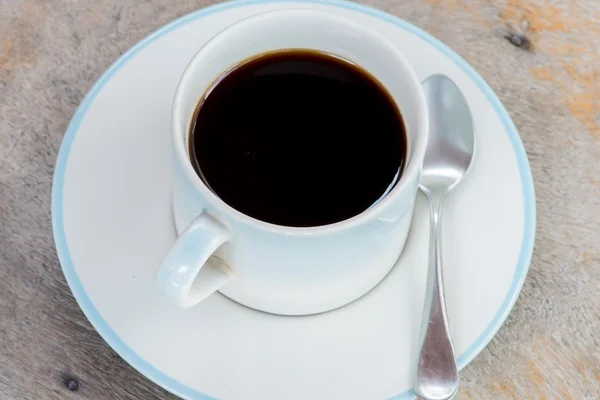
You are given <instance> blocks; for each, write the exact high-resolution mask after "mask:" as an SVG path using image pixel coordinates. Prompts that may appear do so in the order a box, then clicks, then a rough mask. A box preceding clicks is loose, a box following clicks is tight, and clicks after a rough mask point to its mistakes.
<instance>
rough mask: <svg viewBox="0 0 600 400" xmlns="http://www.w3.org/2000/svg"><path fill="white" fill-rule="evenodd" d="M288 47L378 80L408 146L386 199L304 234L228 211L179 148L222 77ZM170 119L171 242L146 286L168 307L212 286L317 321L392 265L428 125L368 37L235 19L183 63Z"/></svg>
mask: <svg viewBox="0 0 600 400" xmlns="http://www.w3.org/2000/svg"><path fill="white" fill-rule="evenodd" d="M299 48H301V49H314V50H318V51H322V52H326V53H331V54H334V55H337V56H339V57H342V58H344V59H346V60H349V61H351V62H354V63H356V64H358V65H360V66H361V67H362V68H364V69H366V70H367V71H368V72H370V73H371V74H372V75H373V76H374V77H375V78H377V79H378V80H379V81H380V82H381V83H382V84H383V85H384V86H385V87H386V88H387V90H388V92H389V93H390V94H391V96H392V98H393V100H394V101H395V102H396V104H397V106H398V108H399V110H400V112H401V114H402V116H403V118H404V122H405V126H406V134H407V138H408V144H409V146H408V154H407V159H406V160H407V162H406V163H405V168H404V172H403V174H402V177H401V178H400V180H399V182H398V183H397V184H396V186H395V187H394V188H393V189H392V190H391V191H390V193H388V194H387V196H385V197H384V198H382V199H381V200H380V201H379V202H377V203H376V204H375V205H373V206H371V207H370V208H369V209H368V210H366V211H364V212H363V213H361V214H359V215H356V216H354V217H352V218H350V219H348V220H345V221H342V222H338V223H335V224H331V225H326V226H319V227H312V228H310V227H309V228H296V227H286V226H278V225H273V224H270V223H267V222H263V221H259V220H257V219H254V218H251V217H249V216H247V215H245V214H242V213H241V212H239V211H237V210H235V209H233V208H232V207H230V206H229V205H227V204H226V203H225V202H224V201H223V200H221V199H220V198H219V197H217V196H216V195H215V194H214V193H213V192H212V191H211V190H209V189H208V187H207V186H206V185H205V184H204V183H203V181H202V180H201V179H200V178H199V177H198V175H197V174H196V172H195V170H194V168H193V167H192V164H191V162H190V159H189V155H188V150H187V149H188V145H187V141H188V140H189V136H188V134H189V131H190V124H191V122H192V118H193V115H194V111H195V108H196V106H197V105H198V103H199V100H200V99H201V98H202V97H203V96H205V95H206V92H207V90H208V89H209V88H210V87H211V85H212V84H213V83H214V82H215V80H216V79H217V78H218V77H219V76H220V75H221V74H223V72H224V71H226V70H228V69H230V68H232V67H234V66H235V65H237V64H238V63H240V62H241V61H243V60H246V59H248V58H250V57H253V56H256V55H259V54H261V53H265V52H270V51H274V50H278V49H299ZM231 117H232V118H235V115H232V116H231ZM172 120H173V147H174V155H175V156H174V162H173V211H174V215H175V224H176V227H177V232H178V234H179V238H178V239H177V241H176V242H175V244H174V245H173V247H172V248H171V249H170V251H169V252H168V254H167V255H166V257H165V259H164V260H163V263H162V265H161V266H160V269H159V271H158V273H157V277H156V283H157V285H158V288H159V289H160V290H161V291H162V292H163V293H164V294H166V295H167V296H168V297H170V298H172V299H173V300H174V301H175V302H176V304H177V305H179V306H181V307H189V306H193V305H195V304H197V303H199V302H201V301H202V300H203V299H205V298H206V297H208V296H209V295H211V294H212V293H214V292H215V291H217V290H218V291H220V292H221V293H222V294H224V295H225V296H227V297H229V298H231V299H233V300H235V301H236V302H238V303H241V304H243V305H246V306H248V307H252V308H255V309H258V310H262V311H266V312H270V313H276V314H285V315H303V314H313V313H319V312H323V311H328V310H331V309H334V308H337V307H340V306H343V305H345V304H347V303H349V302H351V301H353V300H355V299H357V298H358V297H360V296H362V295H363V294H365V293H367V292H368V291H369V290H370V289H372V288H373V287H374V286H375V285H377V283H379V282H380V281H381V280H382V279H383V278H384V277H385V275H386V274H387V273H388V272H389V271H390V269H391V268H392V267H393V266H394V263H395V262H396V260H397V259H398V256H399V255H400V252H401V251H402V248H403V247H404V243H405V241H406V237H407V234H408V231H409V228H410V223H411V218H412V213H413V206H414V202H415V196H416V192H417V189H418V184H419V175H420V170H421V164H422V161H423V157H424V154H425V146H426V142H427V132H428V118H427V107H426V103H425V97H424V93H423V91H422V89H421V84H420V82H419V80H418V78H417V76H416V74H415V72H414V71H413V69H412V68H411V66H410V65H409V63H408V62H407V61H406V59H405V58H404V57H403V55H402V54H401V53H400V52H399V51H398V50H397V49H396V48H394V47H393V46H392V45H391V44H390V43H389V42H388V41H387V40H386V39H384V38H383V37H382V36H380V35H379V34H377V33H376V32H374V31H372V30H370V29H369V28H367V27H365V26H363V25H361V24H359V23H357V22H354V21H352V20H350V19H347V18H344V17H341V16H338V15H336V14H333V13H328V12H323V11H314V10H306V9H288V10H279V11H271V12H267V13H262V14H258V15H254V16H252V17H249V18H246V19H243V20H241V21H239V22H237V23H235V24H233V25H231V26H229V27H228V28H226V29H225V30H223V31H221V32H220V33H218V34H217V35H216V36H215V37H214V38H212V39H211V40H210V41H209V42H208V43H206V44H205V45H204V46H203V47H202V48H201V49H200V51H198V53H197V54H196V55H195V56H194V57H193V59H192V60H191V62H190V63H189V65H188V66H187V68H186V70H185V72H184V73H183V76H182V77H181V80H180V82H179V85H178V87H177V92H176V94H175V99H174V103H173V111H172ZM399 134H401V133H400V132H399Z"/></svg>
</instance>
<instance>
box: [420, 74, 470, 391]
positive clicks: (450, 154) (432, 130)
mask: <svg viewBox="0 0 600 400" xmlns="http://www.w3.org/2000/svg"><path fill="white" fill-rule="evenodd" d="M423 90H424V91H425V97H426V99H427V106H428V108H429V142H428V143H427V150H426V152H425V159H424V161H423V169H422V174H421V182H420V185H419V188H420V189H421V191H423V193H425V195H426V196H427V198H428V199H429V212H430V217H431V223H430V233H429V265H428V267H427V287H426V292H425V305H424V308H423V322H422V326H421V340H422V342H421V349H420V351H419V361H418V364H417V372H416V377H415V381H414V386H413V387H414V390H415V393H416V394H417V396H419V397H420V398H421V399H423V400H447V399H450V398H451V397H452V396H454V395H455V394H456V391H457V390H458V369H457V366H456V359H455V356H454V349H453V348H452V340H451V339H450V332H449V330H448V317H447V315H446V301H445V297H444V283H443V276H442V237H441V222H442V209H443V204H444V199H445V198H446V195H447V194H448V193H450V191H451V190H452V189H454V188H455V187H456V186H457V185H458V183H459V182H460V181H461V179H462V178H463V176H465V174H466V173H467V171H468V170H469V166H470V165H471V160H472V158H473V151H474V148H475V138H474V133H473V121H472V119H471V111H470V110H469V106H468V105H467V102H466V101H465V98H464V97H463V95H462V93H461V92H460V89H459V88H458V87H457V86H456V84H455V83H454V82H452V81H451V80H450V79H449V78H447V77H446V76H443V75H433V76H431V77H429V78H428V79H427V80H425V82H423Z"/></svg>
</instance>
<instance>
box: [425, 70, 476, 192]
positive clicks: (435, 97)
mask: <svg viewBox="0 0 600 400" xmlns="http://www.w3.org/2000/svg"><path fill="white" fill-rule="evenodd" d="M423 90H424V92H425V97H426V99H427V106H428V109H429V141H428V143H427V150H426V151H425V158H424V160H423V169H422V171H421V182H420V188H421V190H423V191H432V190H435V191H436V192H440V193H443V194H447V193H448V192H449V191H451V190H452V189H453V188H454V187H455V186H456V185H457V184H458V183H459V182H460V181H461V179H462V178H463V177H464V176H465V175H466V174H467V171H468V170H469V167H470V165H471V160H472V158H473V154H474V152H475V137H474V135H473V121H472V118H471V110H469V106H468V105H467V102H466V100H465V98H464V96H463V94H462V93H461V91H460V89H459V88H458V86H456V84H455V83H454V82H452V81H451V80H450V79H449V78H447V77H446V76H444V75H433V76H431V77H429V78H428V79H427V80H426V81H425V82H423Z"/></svg>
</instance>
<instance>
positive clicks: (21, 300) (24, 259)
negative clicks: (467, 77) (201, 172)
mask: <svg viewBox="0 0 600 400" xmlns="http://www.w3.org/2000/svg"><path fill="white" fill-rule="evenodd" d="M209 2H210V0H191V1H185V2H173V1H169V0H146V1H142V0H139V1H127V2H125V1H122V0H96V1H93V2H92V1H82V0H79V1H78V0H70V1H69V0H46V1H43V0H0V398H2V399H93V400H102V399H110V400H116V399H169V398H174V396H172V395H170V394H168V393H166V392H165V391H163V390H162V389H160V388H159V387H157V386H156V385H155V384H153V383H151V382H150V381H148V380H146V379H145V378H144V377H143V376H142V375H140V374H139V373H137V372H136V371H135V370H134V369H133V368H131V367H130V366H129V365H128V364H127V363H125V362H124V361H123V360H121V359H120V358H119V356H117V355H116V354H115V353H114V352H113V351H112V350H111V349H110V348H109V347H108V346H107V345H106V344H105V343H104V341H103V340H102V339H101V338H100V336H98V334H97V333H96V332H95V331H94V329H93V328H92V326H91V325H90V324H89V323H88V321H87V320H86V319H85V317H84V316H83V314H82V312H81V311H80V310H79V307H78V306H77V304H76V303H75V300H74V299H73V297H72V295H71V293H70V291H69V288H68V287H67V285H66V283H65V280H64V277H63V275H62V272H61V269H60V266H59V264H58V261H57V258H56V253H55V250H54V243H53V239H52V233H51V223H50V189H51V183H52V171H53V167H54V162H55V159H56V154H57V150H58V147H59V144H60V142H61V139H62V136H63V133H64V132H65V129H66V127H67V124H68V122H69V120H70V118H71V116H72V115H73V113H74V111H75V109H76V107H77V105H78V104H79V102H80V101H81V99H82V98H83V96H84V94H85V93H86V91H87V90H88V89H89V88H90V87H91V85H92V84H93V83H94V81H95V80H96V79H97V78H98V76H99V75H100V74H101V73H102V72H103V71H104V69H106V68H107V67H108V65H109V64H111V63H112V62H113V61H114V60H115V59H116V58H117V57H118V56H119V55H120V54H121V53H122V52H124V51H125V50H126V49H127V48H129V47H130V46H132V45H133V44H134V43H135V42H137V41H138V40H140V39H142V38H143V37H145V36H146V35H147V34H149V33H150V32H152V31H153V30H155V29H156V28H158V27H160V26H161V25H163V24H165V23H167V22H169V21H171V20H173V19H174V18H177V17H179V16H181V15H183V14H186V13H188V12H190V11H193V10H196V9H198V8H200V7H202V6H204V5H207V4H208V3H209ZM369 4H371V5H373V6H375V7H378V8H380V9H383V10H386V11H388V12H390V13H392V14H395V15H398V16H400V17H402V18H404V19H406V20H408V21H410V22H412V23H414V24H415V25H418V26H420V27H422V28H424V29H425V30H427V31H429V32H430V33H432V34H433V35H435V36H436V37H438V38H439V39H441V40H442V41H444V42H445V43H447V44H448V45H449V46H450V47H452V48H453V49H454V50H456V51H457V52H458V53H459V54H460V55H461V56H462V57H464V58H465V59H466V60H467V61H468V62H470V63H471V64H472V65H473V66H474V67H475V69H476V70H478V71H479V73H480V74H481V75H482V76H483V77H484V78H485V79H486V80H487V81H488V82H489V84H490V85H491V86H492V88H493V89H494V90H495V91H496V93H498V95H499V96H500V98H501V99H502V101H503V102H504V104H505V105H506V108H507V109H508V111H509V112H510V114H511V116H512V118H513V119H514V121H515V123H516V125H517V127H518V128H519V131H520V133H521V137H522V138H523V141H524V143H525V148H526V149H527V153H528V155H529V160H530V162H531V167H532V170H533V178H534V181H535V190H536V195H537V210H538V223H537V240H536V247H535V253H534V256H533V263H532V266H531V270H530V273H529V277H528V279H527V281H526V282H525V286H524V288H523V292H522V294H521V297H520V298H519V301H518V302H517V304H516V307H515V309H514V311H513V312H512V314H511V315H510V317H509V318H508V320H507V321H506V324H505V325H504V327H503V328H502V329H501V330H500V332H499V334H498V335H497V336H496V337H495V338H494V340H492V342H491V343H490V345H489V346H488V347H487V348H486V349H485V350H484V351H483V352H482V353H481V354H480V355H479V356H478V357H477V358H476V359H475V360H474V361H473V362H472V363H471V364H470V365H469V366H468V367H467V368H466V369H465V370H464V371H463V373H462V378H461V390H460V394H459V396H458V398H460V399H477V400H488V399H489V400H492V399H493V400H497V399H548V400H549V399H565V400H566V399H577V400H579V399H594V400H595V399H599V398H600V229H599V228H600V7H598V4H597V1H596V0H577V1H576V0H551V1H544V0H430V1H428V2H427V1H410V2H407V1H401V0H375V1H371V2H369Z"/></svg>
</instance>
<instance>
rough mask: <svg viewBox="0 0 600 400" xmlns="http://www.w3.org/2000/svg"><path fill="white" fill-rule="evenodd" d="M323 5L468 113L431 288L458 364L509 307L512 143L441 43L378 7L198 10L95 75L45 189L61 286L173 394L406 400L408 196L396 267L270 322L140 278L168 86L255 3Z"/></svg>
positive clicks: (148, 249)
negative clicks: (357, 288) (367, 287)
mask: <svg viewBox="0 0 600 400" xmlns="http://www.w3.org/2000/svg"><path fill="white" fill-rule="evenodd" d="M285 7H310V8H319V9H320V8H323V9H330V10H331V9H333V10H334V11H335V12H337V13H340V14H345V15H347V16H350V17H352V18H355V19H356V20H358V21H360V22H362V23H364V24H366V25H369V26H371V27H373V28H374V29H376V30H378V31H379V32H380V33H382V34H384V35H385V36H387V37H388V38H389V40H390V41H392V42H393V43H394V44H395V45H397V46H398V48H399V49H400V50H401V51H402V52H403V53H404V54H405V55H406V57H407V58H408V60H409V61H410V62H411V63H412V64H413V66H414V67H415V69H416V71H417V74H418V75H419V76H420V78H422V79H423V78H426V77H427V76H429V75H431V74H433V73H444V74H446V75H448V76H450V77H451V78H452V79H453V80H454V81H455V82H456V83H457V84H458V85H459V86H460V88H461V89H462V91H463V92H464V94H465V96H466V98H467V100H468V102H469V105H470V107H471V109H472V111H473V117H474V123H475V127H476V135H477V137H476V141H477V153H476V155H475V161H474V162H475V165H474V166H473V170H472V173H471V174H470V175H469V176H468V178H467V179H466V180H465V182H464V184H463V185H462V186H460V187H459V188H458V189H457V191H456V193H454V194H453V195H452V196H451V198H450V199H449V202H448V204H447V208H446V210H445V221H444V227H443V230H444V241H445V243H444V245H445V247H444V261H445V282H446V285H447V290H446V291H447V296H448V299H447V302H448V308H449V310H448V311H449V316H450V325H451V331H452V337H453V340H454V344H455V348H456V352H457V354H458V355H459V357H458V361H459V364H460V367H461V368H462V367H464V366H465V365H466V364H467V363H469V362H470V361H471V360H472V359H473V358H474V357H475V356H476V355H477V354H478V353H479V352H480V351H481V350H482V349H483V347H484V346H485V345H486V344H487V343H488V342H489V341H490V340H491V338H492V337H493V336H494V334H495V333H496V331H497V330H498V329H499V328H500V326H501V325H502V323H503V322H504V320H505V318H506V317H507V315H508V313H509V312H510V310H511V308H512V306H513V304H514V302H515V301H516V298H517V296H518V294H519V291H520V289H521V286H522V284H523V280H524V279H525V276H526V274H527V270H528V267H529V261H530V257H531V252H532V248H533V240H534V230H535V203H534V193H533V184H532V179H531V173H530V170H529V165H528V162H527V157H526V154H525V151H524V150H523V145H522V143H521V141H520V139H519V136H518V134H517V132H516V130H515V127H514V125H513V124H512V122H511V120H510V118H509V116H508V115H507V113H506V111H505V110H504V108H503V107H502V105H501V104H500V101H499V100H498V98H497V97H496V96H495V95H494V93H493V92H492V91H491V89H490V88H489V87H488V86H487V84H486V83H485V82H484V81H483V80H482V78H481V77H480V76H479V75H478V74H477V73H476V72H475V71H473V69H472V68H471V67H469V66H468V65H467V64H466V63H465V62H464V61H463V60H462V59H460V58H459V57H458V56H457V55H456V54H455V53H453V52H452V51H451V50H450V49H449V48H447V47H446V46H445V45H443V44H441V43H440V42H438V41H437V40H436V39H434V38H433V37H431V36H429V35H428V34H426V33H425V32H423V31H421V30H419V29H417V28H415V27H413V26H412V25H409V24H408V23H406V22H404V21H401V20H399V19H397V18H395V17H393V16H391V15H388V14H385V13H383V12H380V11H377V10H374V9H372V8H368V7H365V6H361V5H357V4H352V3H340V2H334V1H330V0H318V1H314V2H310V3H306V2H305V3H297V2H293V3H292V2H287V1H283V2H282V1H277V2H264V1H255V0H250V1H241V2H233V3H224V4H220V5H216V6H212V7H209V8H205V9H202V10H199V11H197V12H195V13H193V14H190V15H188V16H186V17H183V18H182V19H180V20H177V21H175V22H173V23H171V24H169V25H167V26H166V27H164V28H162V29H160V30H159V31H157V32H155V33H154V34H152V35H151V36H149V37H148V38H146V39H145V40H143V41H142V42H140V43H138V44H137V45H136V46H135V47H133V48H132V49H131V50H129V51H128V52H127V53H125V54H124V55H123V56H122V57H121V58H120V59H119V60H118V61H117V62H116V63H115V64H114V65H113V66H112V67H110V68H109V70H108V71H107V72H106V73H105V74H104V75H103V76H102V77H101V78H100V79H99V80H98V82H97V83H96V85H95V86H94V87H93V89H92V90H91V91H90V93H89V94H88V95H87V96H86V98H85V99H84V101H83V102H82V104H81V106H80V107H79V110H78V111H77V113H76V114H75V116H74V117H73V120H72V121H71V124H70V125H69V128H68V131H67V133H66V136H65V138H64V141H63V144H62V146H61V149H60V154H59V157H58V161H57V165H56V171H55V175H54V185H53V193H52V218H53V226H54V235H55V240H56V247H57V250H58V254H59V257H60V261H61V264H62V266H63V271H64V273H65V276H66V278H67V281H68V283H69V285H70V287H71V290H72V291H73V294H74V295H75V298H76V299H77V301H78V302H79V305H80V306H81V308H82V309H83V311H84V312H85V314H86V316H87V317H88V319H89V320H90V321H91V323H92V324H93V326H94V327H95V328H96V329H97V330H98V332H99V333H100V334H101V335H102V337H103V338H104V339H105V340H106V341H107V342H108V344H109V345H110V346H112V347H113V349H114V350H115V351H116V352H117V353H119V354H120V355H121V356H122V357H123V358H124V359H125V360H127V361H128V362H129V363H130V364H131V365H133V366H134V367H135V368H136V369H137V370H139V371H140V372H141V373H142V374H144V375H146V376H147V377H148V378H149V379H151V380H153V381H154V382H156V383H157V384H159V385H161V386H163V387H164V388H166V389H168V390H170V391H171V392H173V393H176V394H178V395H180V396H181V397H184V398H188V399H206V398H211V397H216V398H220V399H258V398H259V399H267V400H268V399H303V400H304V399H383V398H390V397H394V398H401V399H404V398H411V397H413V395H412V392H411V391H410V386H411V376H412V372H413V367H412V366H413V360H414V358H415V348H416V344H417V337H418V329H419V326H420V318H421V312H422V301H423V291H424V283H425V270H426V257H427V245H428V243H427V239H428V236H427V234H428V219H427V218H428V216H427V210H426V207H425V204H424V198H422V197H420V198H419V199H418V203H417V207H416V214H415V217H414V220H413V227H412V231H411V234H410V237H409V240H408V242H407V246H406V249H405V251H404V253H403V255H402V256H401V259H400V261H399V263H398V265H397V266H396V267H395V268H394V269H393V271H392V272H391V273H390V275H389V276H388V277H387V278H386V279H385V280H384V281H383V282H382V283H381V284H380V285H379V286H378V287H376V288H375V289H374V290H373V291H372V292H371V293H369V294H368V295H366V296H365V297H363V298H362V299H360V300H358V301H356V302H355V303H353V304H350V305H348V306H346V307H343V308H341V309H338V310H336V311H332V312H329V313H325V314H321V315H316V316H310V317H280V316H274V315H268V314H264V313H261V312H257V311H254V310H251V309H248V308H245V307H243V306H240V305H238V304H236V303H234V302H232V301H230V300H228V299H227V298H225V297H224V296H221V295H214V296H212V297H211V298H210V299H209V300H207V301H205V302H203V303H202V304H200V305H198V306H196V307H194V308H191V309H187V310H181V309H177V308H175V307H174V306H173V305H172V304H171V302H169V301H168V300H167V299H166V298H164V297H163V296H161V295H160V294H159V293H158V291H157V290H156V289H155V287H154V274H155V271H156V269H157V267H158V265H159V262H160V260H161V258H162V257H163V255H164V254H165V252H166V251H167V249H168V248H169V246H170V245H171V243H172V242H173V241H174V240H175V233H174V228H173V221H172V216H171V209H170V192H169V190H170V178H171V171H170V161H171V153H170V138H169V135H170V132H169V131H170V122H169V117H170V110H171V101H172V98H173V94H174V91H175V86H176V84H177V81H178V79H179V77H180V75H181V73H182V72H183V69H184V67H185V66H186V64H187V62H188V61H189V60H190V58H191V57H192V55H193V54H194V53H195V52H196V50H198V48H199V47H200V46H201V45H202V44H203V43H204V42H205V41H206V40H207V39H209V38H210V37H211V36H212V35H214V34H215V33H216V32H217V31H219V30H221V29H222V28H223V27H225V26H227V25H229V24H231V23H233V22H234V21H236V20H238V19H240V18H242V17H244V16H247V15H250V14H253V13H257V12H260V11H265V10H270V9H275V8H285Z"/></svg>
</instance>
